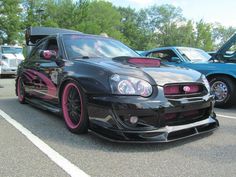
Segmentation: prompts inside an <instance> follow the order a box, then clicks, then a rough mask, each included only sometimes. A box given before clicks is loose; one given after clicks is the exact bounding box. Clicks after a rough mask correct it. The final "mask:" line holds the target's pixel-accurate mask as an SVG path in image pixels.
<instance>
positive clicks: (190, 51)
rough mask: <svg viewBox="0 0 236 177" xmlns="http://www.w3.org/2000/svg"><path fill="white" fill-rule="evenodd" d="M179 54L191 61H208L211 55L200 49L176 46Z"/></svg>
mask: <svg viewBox="0 0 236 177" xmlns="http://www.w3.org/2000/svg"><path fill="white" fill-rule="evenodd" d="M177 50H178V51H179V52H180V54H181V55H182V56H183V57H184V58H185V59H188V60H191V61H193V62H200V61H208V60H209V59H210V58H211V56H210V55H209V54H208V53H206V52H205V51H203V50H201V49H194V48H178V49H177Z"/></svg>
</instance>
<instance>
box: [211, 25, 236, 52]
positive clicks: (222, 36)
mask: <svg viewBox="0 0 236 177" xmlns="http://www.w3.org/2000/svg"><path fill="white" fill-rule="evenodd" d="M212 30H213V31H212V36H213V40H214V44H215V46H214V47H215V49H218V48H219V47H220V46H222V45H223V44H224V43H225V42H226V41H227V40H228V39H229V38H230V37H231V36H232V35H233V34H234V33H235V32H236V28H234V27H232V26H230V27H225V26H223V25H221V24H220V23H216V24H214V25H213V29H212Z"/></svg>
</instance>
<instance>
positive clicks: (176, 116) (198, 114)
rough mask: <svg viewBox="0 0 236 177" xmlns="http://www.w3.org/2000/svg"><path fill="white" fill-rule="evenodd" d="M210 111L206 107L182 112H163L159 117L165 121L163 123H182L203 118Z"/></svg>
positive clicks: (169, 124)
mask: <svg viewBox="0 0 236 177" xmlns="http://www.w3.org/2000/svg"><path fill="white" fill-rule="evenodd" d="M210 111H211V109H210V107H208V108H203V109H196V110H191V111H184V112H174V113H165V114H162V115H161V118H162V120H164V121H165V125H168V126H171V125H182V124H189V123H193V122H195V121H201V120H204V119H206V118H207V117H208V116H209V115H210Z"/></svg>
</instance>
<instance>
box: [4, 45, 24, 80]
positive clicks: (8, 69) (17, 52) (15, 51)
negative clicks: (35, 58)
mask: <svg viewBox="0 0 236 177" xmlns="http://www.w3.org/2000/svg"><path fill="white" fill-rule="evenodd" d="M23 60H24V56H23V49H22V47H20V46H9V45H1V46H0V76H1V75H16V70H17V66H18V64H20V63H21V62H22V61H23Z"/></svg>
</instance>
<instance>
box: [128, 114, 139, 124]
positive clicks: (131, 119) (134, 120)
mask: <svg viewBox="0 0 236 177" xmlns="http://www.w3.org/2000/svg"><path fill="white" fill-rule="evenodd" d="M129 122H130V123H131V124H136V123H137V122H138V117H137V116H131V117H130V118H129Z"/></svg>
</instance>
